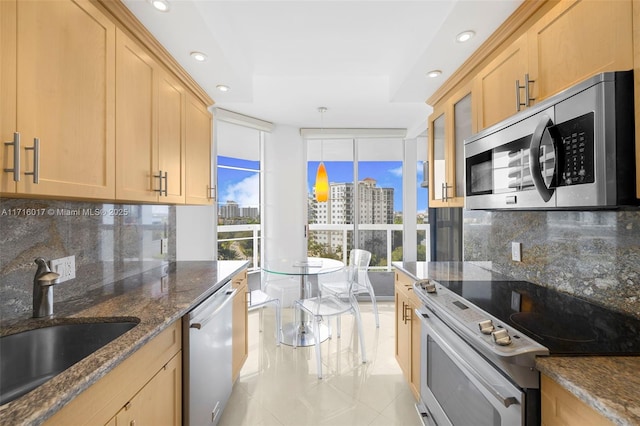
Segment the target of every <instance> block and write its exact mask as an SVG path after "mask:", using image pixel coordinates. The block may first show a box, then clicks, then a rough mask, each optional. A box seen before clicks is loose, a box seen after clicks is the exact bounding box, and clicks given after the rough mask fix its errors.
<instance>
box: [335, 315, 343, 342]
mask: <svg viewBox="0 0 640 426" xmlns="http://www.w3.org/2000/svg"><path fill="white" fill-rule="evenodd" d="M340 318H342V316H340V315H338V317H337V318H336V327H337V328H338V332H337V333H336V335H337V336H338V339H339V338H340V333H341V331H342V323H341V322H340Z"/></svg>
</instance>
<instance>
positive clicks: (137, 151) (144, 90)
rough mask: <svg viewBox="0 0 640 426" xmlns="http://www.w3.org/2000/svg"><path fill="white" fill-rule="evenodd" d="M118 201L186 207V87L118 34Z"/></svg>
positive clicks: (138, 47)
mask: <svg viewBox="0 0 640 426" xmlns="http://www.w3.org/2000/svg"><path fill="white" fill-rule="evenodd" d="M116 39H117V48H116V55H117V67H116V94H117V97H116V99H117V103H116V155H117V161H116V165H117V174H116V198H117V199H118V200H128V201H146V202H164V203H184V200H185V164H186V163H185V161H186V158H185V153H186V150H185V126H184V122H185V99H186V94H185V90H184V88H183V87H182V86H181V85H180V84H179V83H178V82H177V81H176V80H175V79H173V78H172V77H171V76H170V75H169V74H168V72H166V71H164V70H163V69H162V67H161V66H160V65H159V64H158V63H157V62H156V61H155V60H154V59H153V58H152V57H151V56H150V55H149V53H148V52H147V51H146V50H145V49H143V48H142V47H140V45H139V44H138V43H136V42H135V41H134V40H132V39H131V38H130V37H128V36H127V35H126V34H125V33H124V32H123V31H121V30H118V31H117V37H116Z"/></svg>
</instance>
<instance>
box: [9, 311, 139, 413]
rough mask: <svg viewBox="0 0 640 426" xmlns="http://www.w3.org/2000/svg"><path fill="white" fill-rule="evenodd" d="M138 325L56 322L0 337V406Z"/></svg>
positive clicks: (127, 322)
mask: <svg viewBox="0 0 640 426" xmlns="http://www.w3.org/2000/svg"><path fill="white" fill-rule="evenodd" d="M137 324H138V323H137V322H135V321H131V320H126V321H117V322H92V323H80V324H78V323H75V324H56V325H51V326H48V327H43V328H37V329H34V330H29V331H24V332H22V333H17V334H12V335H9V336H4V337H0V405H3V404H6V403H7V402H11V401H13V400H14V399H16V398H19V397H21V396H22V395H24V394H26V393H27V392H29V391H31V390H33V389H35V388H36V387H38V386H40V385H41V384H43V383H44V382H46V381H47V380H49V379H51V378H53V377H54V376H55V375H57V374H59V373H61V372H62V371H64V370H66V369H67V368H69V367H71V366H72V365H73V364H75V363H77V362H78V361H80V360H82V359H83V358H85V357H87V356H88V355H91V354H92V353H93V352H95V351H97V350H98V349H100V348H101V347H103V346H104V345H106V344H107V343H109V342H111V341H112V340H114V339H115V338H117V337H119V336H121V335H122V334H124V333H126V332H127V331H129V330H131V329H132V328H133V327H135V326H136V325H137Z"/></svg>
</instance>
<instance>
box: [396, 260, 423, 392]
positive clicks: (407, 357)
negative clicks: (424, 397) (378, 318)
mask: <svg viewBox="0 0 640 426" xmlns="http://www.w3.org/2000/svg"><path fill="white" fill-rule="evenodd" d="M419 305H420V303H419V301H418V300H417V296H415V295H414V294H413V279H411V277H409V276H407V275H405V274H403V273H401V272H398V271H396V272H395V309H396V321H395V332H396V341H395V344H396V347H395V356H396V360H397V361H398V364H399V365H400V368H401V369H402V372H403V374H404V377H405V379H407V381H408V382H409V386H410V388H411V391H412V392H413V395H414V396H415V398H416V399H419V398H420V322H419V320H418V318H417V316H416V314H415V309H416V308H417V307H418V306H419Z"/></svg>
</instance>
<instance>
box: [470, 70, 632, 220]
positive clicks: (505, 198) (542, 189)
mask: <svg viewBox="0 0 640 426" xmlns="http://www.w3.org/2000/svg"><path fill="white" fill-rule="evenodd" d="M634 147H635V139H634V114H633V72H632V71H626V72H615V73H613V72H611V73H602V74H599V75H596V76H594V77H593V78H590V79H588V80H586V81H584V82H582V83H580V84H577V85H576V86H574V87H572V88H570V89H567V90H566V91H563V92H561V93H559V94H557V95H556V96H553V97H551V98H548V99H547V100H545V101H543V102H540V103H539V104H537V105H535V106H534V107H531V108H529V109H527V110H525V111H522V112H520V113H518V114H516V115H514V116H512V117H510V118H508V119H507V120H505V121H503V122H502V123H499V124H496V125H495V126H492V127H490V128H488V129H486V130H483V131H482V132H480V133H478V134H476V135H474V136H472V137H470V138H469V139H467V140H465V173H466V177H465V183H466V194H465V207H466V208H467V209H555V208H565V209H567V208H592V207H596V208H607V207H615V206H618V205H626V204H636V203H637V200H636V197H635V154H634V152H635V148H634Z"/></svg>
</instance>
